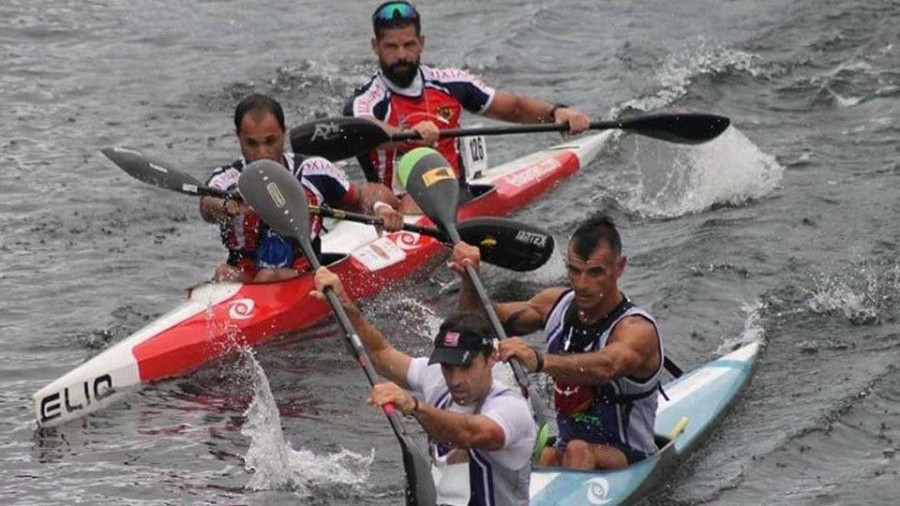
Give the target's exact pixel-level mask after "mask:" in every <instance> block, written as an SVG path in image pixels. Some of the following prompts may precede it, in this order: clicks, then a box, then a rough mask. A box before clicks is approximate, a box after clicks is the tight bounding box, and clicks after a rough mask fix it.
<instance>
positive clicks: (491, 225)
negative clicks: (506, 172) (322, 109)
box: [101, 147, 554, 272]
mask: <svg viewBox="0 0 900 506" xmlns="http://www.w3.org/2000/svg"><path fill="white" fill-rule="evenodd" d="M101 152H102V153H103V154H104V155H106V157H107V158H109V159H110V160H112V161H113V163H115V164H116V165H118V166H119V168H121V169H122V170H124V171H125V172H127V173H128V174H129V175H130V176H132V177H134V178H135V179H138V180H140V181H143V182H145V183H149V184H152V185H154V186H157V187H160V188H164V189H167V190H172V191H176V192H179V193H184V194H186V195H194V196H210V197H218V198H236V197H235V196H234V195H232V194H231V193H228V192H226V191H223V190H220V189H218V188H210V187H208V186H205V185H203V183H201V182H200V181H198V180H197V179H195V178H193V177H191V176H190V175H188V174H186V173H185V172H183V171H181V170H178V169H175V168H173V167H172V166H171V165H170V164H168V163H166V162H164V161H161V160H159V159H156V158H152V157H148V156H146V155H144V154H142V153H140V152H139V151H135V150H133V149H128V148H121V147H114V148H106V149H103V150H101ZM309 212H310V213H311V214H316V215H319V216H324V217H327V218H334V219H338V220H348V221H355V222H358V223H365V224H368V225H376V226H381V225H383V224H384V223H383V221H382V220H381V218H377V217H375V216H370V215H367V214H361V213H353V212H350V211H343V210H340V209H331V208H323V207H317V206H310V207H309ZM403 230H406V231H407V232H415V233H418V234H422V235H427V236H430V237H434V238H437V239H438V240H440V241H441V242H444V243H446V242H447V241H448V239H447V235H446V234H444V233H443V232H441V231H440V230H438V229H436V228H431V227H423V226H419V225H414V224H410V223H405V224H404V225H403ZM459 233H460V235H461V236H462V237H463V240H464V241H466V242H467V243H469V244H474V245H476V246H478V249H479V250H480V251H481V255H482V259H483V260H484V261H485V262H487V263H489V264H492V265H496V266H498V267H502V268H504V269H509V270H513V271H518V272H524V271H533V270H536V269H538V268H539V267H541V266H542V265H544V264H545V263H546V262H547V260H549V259H550V256H552V255H553V250H554V242H553V236H551V235H550V234H549V233H547V232H545V231H543V230H541V229H539V228H537V227H534V226H531V225H526V224H524V223H518V222H515V221H513V220H509V219H506V218H475V219H472V220H467V221H465V222H462V223H460V224H459Z"/></svg>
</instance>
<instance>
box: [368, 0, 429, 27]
mask: <svg viewBox="0 0 900 506" xmlns="http://www.w3.org/2000/svg"><path fill="white" fill-rule="evenodd" d="M418 18H419V13H418V12H416V9H415V8H414V7H413V6H412V5H410V4H409V3H407V2H388V3H386V4H384V5H382V6H381V7H379V8H378V9H377V10H376V11H375V14H373V15H372V21H374V22H379V21H382V22H384V21H393V20H395V19H396V20H415V19H418Z"/></svg>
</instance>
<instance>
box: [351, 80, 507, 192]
mask: <svg viewBox="0 0 900 506" xmlns="http://www.w3.org/2000/svg"><path fill="white" fill-rule="evenodd" d="M494 93H495V90H494V89H493V88H491V87H490V86H488V85H486V84H485V83H484V82H483V81H482V80H481V79H479V78H477V77H475V76H474V75H472V74H470V73H469V72H466V71H465V70H460V69H436V68H432V67H428V66H426V65H419V74H418V76H416V78H415V80H413V83H412V84H411V85H410V86H409V87H407V88H399V87H397V85H395V84H394V83H392V82H391V81H389V80H388V79H386V78H385V77H384V76H383V75H382V73H381V72H379V73H378V74H376V75H375V76H374V77H372V79H371V80H370V81H369V82H368V83H366V85H365V86H363V87H362V88H359V89H358V90H356V93H355V94H354V96H353V97H351V98H350V99H349V100H348V101H347V104H346V106H345V108H344V115H345V116H355V117H372V118H375V119H378V120H380V121H383V122H385V123H387V124H389V125H394V126H398V127H401V128H409V127H411V126H413V125H415V124H416V123H419V122H421V121H426V120H431V121H432V122H433V123H434V124H435V125H437V126H438V128H440V129H441V130H444V129H454V128H459V117H460V114H461V113H462V110H463V109H465V110H467V111H469V112H472V113H483V112H484V111H485V110H486V109H487V108H488V107H489V106H490V105H491V101H492V100H493V99H494ZM414 147H415V146H413V145H410V146H409V147H401V148H399V149H396V150H382V149H376V150H373V151H372V152H370V153H369V154H368V156H363V157H360V164H361V165H362V168H363V170H364V171H365V173H366V178H367V179H368V180H369V181H376V182H383V183H384V184H386V185H388V186H391V187H392V188H393V189H394V191H395V192H396V193H403V192H404V190H403V189H402V188H401V187H400V185H399V183H398V182H397V181H396V178H395V174H394V167H395V166H396V163H397V160H398V159H399V157H400V155H402V154H403V153H405V152H406V151H409V150H411V149H413V148H414ZM437 149H438V151H440V153H441V154H442V155H443V156H444V158H446V159H447V160H448V161H449V162H450V164H451V165H452V166H453V168H454V170H456V173H457V175H459V174H460V169H461V167H460V155H459V148H458V147H457V140H456V139H452V138H448V139H443V140H441V141H440V142H438V147H437Z"/></svg>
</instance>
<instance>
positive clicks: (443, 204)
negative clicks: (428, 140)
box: [397, 147, 459, 243]
mask: <svg viewBox="0 0 900 506" xmlns="http://www.w3.org/2000/svg"><path fill="white" fill-rule="evenodd" d="M397 171H398V175H399V177H400V182H401V183H402V184H403V187H404V188H406V191H407V192H409V195H410V196H411V197H412V199H413V200H414V201H415V202H416V204H418V205H419V207H421V208H422V211H423V212H424V213H425V215H426V216H428V217H429V218H431V220H432V221H434V222H435V223H436V224H437V225H438V226H439V227H441V228H442V229H444V231H445V232H447V233H448V234H451V237H450V240H451V242H454V243H455V242H456V241H457V240H458V239H459V238H458V237H453V236H452V230H453V229H454V228H455V227H453V226H452V225H454V224H455V223H456V206H457V204H458V203H459V181H458V180H457V179H456V173H455V172H453V167H451V166H450V162H448V161H447V160H446V159H445V158H444V157H443V156H441V154H440V153H438V152H437V151H435V150H434V149H432V148H424V147H423V148H416V149H414V150H412V151H410V152H409V153H406V154H405V155H403V158H402V159H400V166H399V167H398V169H397Z"/></svg>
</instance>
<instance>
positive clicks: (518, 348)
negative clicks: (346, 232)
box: [452, 216, 664, 469]
mask: <svg viewBox="0 0 900 506" xmlns="http://www.w3.org/2000/svg"><path fill="white" fill-rule="evenodd" d="M478 260H479V253H478V248H475V247H472V246H469V245H466V244H463V243H460V244H459V245H457V247H456V248H454V251H453V262H452V267H453V268H454V269H455V270H457V271H461V270H462V268H463V267H462V266H464V265H465V264H466V263H469V264H471V265H473V266H475V267H477V266H478ZM625 264H626V258H625V256H624V255H622V242H621V239H620V237H619V233H618V231H617V230H616V227H615V225H614V224H613V222H612V220H610V219H609V218H608V217H606V216H595V217H592V218H590V219H588V220H587V221H586V222H584V223H583V224H582V225H581V226H579V227H578V229H577V230H575V233H574V234H573V235H572V238H571V239H570V240H569V245H568V249H567V253H566V269H567V271H568V277H569V283H570V287H558V288H549V289H546V290H544V291H542V292H540V293H538V294H537V295H536V296H534V297H533V298H532V299H531V300H528V301H523V302H508V303H503V304H495V308H496V310H497V315H498V317H499V318H500V321H501V322H502V323H503V324H504V327H505V328H506V329H507V332H509V333H510V334H516V335H525V334H529V333H531V332H535V331H537V330H539V329H541V328H543V329H544V332H545V333H546V339H547V354H546V355H544V354H543V353H542V352H540V351H538V350H535V349H532V348H531V347H529V346H528V344H527V343H526V342H525V341H523V340H522V339H521V338H518V337H514V338H510V339H506V340H504V341H502V342H501V343H500V357H501V358H502V359H503V360H509V359H510V358H512V357H517V358H518V359H519V360H521V361H522V364H523V365H524V367H525V368H526V369H528V370H529V371H533V372H543V373H545V374H549V375H550V376H551V377H552V378H553V380H554V383H555V385H554V404H555V407H556V411H557V419H556V420H557V425H558V427H559V437H558V438H557V440H556V443H555V445H554V446H553V447H551V448H545V449H544V450H543V453H542V454H541V457H540V463H541V464H542V465H546V466H562V467H568V468H575V469H619V468H622V467H625V466H627V465H629V464H633V463H635V462H638V461H640V460H643V459H644V458H646V457H647V456H649V455H651V454H653V453H655V452H656V451H657V450H658V448H657V447H656V444H655V442H654V431H653V426H654V422H655V420H656V405H657V392H658V390H659V384H660V375H661V373H662V370H663V362H664V355H663V345H662V340H661V339H660V337H659V332H658V329H657V326H656V322H655V321H654V320H653V317H651V316H650V315H649V314H648V313H647V312H646V311H644V310H643V309H641V308H639V307H637V306H636V305H634V303H632V302H631V301H630V300H629V299H628V298H627V297H626V296H625V295H624V294H623V293H621V292H620V291H619V289H618V280H619V278H620V277H621V276H622V273H623V272H624V271H625ZM463 279H464V280H465V277H463ZM460 305H461V309H467V308H475V307H480V302H479V301H478V298H477V296H476V295H474V289H473V287H472V286H471V284H470V283H468V282H466V281H464V282H463V285H462V289H461V293H460Z"/></svg>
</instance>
